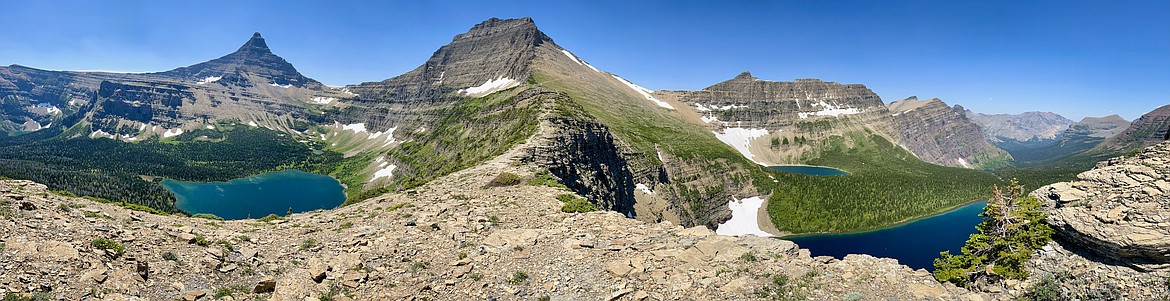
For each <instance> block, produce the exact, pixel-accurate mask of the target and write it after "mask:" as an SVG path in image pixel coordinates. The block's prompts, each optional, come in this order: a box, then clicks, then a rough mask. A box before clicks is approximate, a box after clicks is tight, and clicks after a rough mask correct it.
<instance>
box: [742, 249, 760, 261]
mask: <svg viewBox="0 0 1170 301" xmlns="http://www.w3.org/2000/svg"><path fill="white" fill-rule="evenodd" d="M739 260H743V261H747V262H756V260H757V259H756V253H752V252H751V251H748V252H746V253H743V255H739Z"/></svg>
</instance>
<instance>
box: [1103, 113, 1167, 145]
mask: <svg viewBox="0 0 1170 301" xmlns="http://www.w3.org/2000/svg"><path fill="white" fill-rule="evenodd" d="M1167 139H1170V105H1166V106H1161V107H1158V108H1157V109H1154V110H1153V111H1150V112H1149V113H1146V114H1144V115H1142V116H1141V117H1138V119H1134V120H1133V122H1131V123H1130V124H1129V127H1128V128H1126V129H1125V130H1124V131H1122V132H1121V133H1118V134H1117V135H1114V136H1113V137H1110V138H1109V139H1106V140H1105V142H1102V143H1101V146H1100V147H1099V148H1101V149H1103V150H1109V151H1127V150H1133V149H1139V148H1142V147H1146V146H1149V145H1152V144H1155V143H1158V142H1161V141H1165V140H1167Z"/></svg>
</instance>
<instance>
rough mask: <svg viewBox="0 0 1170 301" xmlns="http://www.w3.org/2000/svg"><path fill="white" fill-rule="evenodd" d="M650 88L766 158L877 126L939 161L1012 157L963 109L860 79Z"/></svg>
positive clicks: (746, 76)
mask: <svg viewBox="0 0 1170 301" xmlns="http://www.w3.org/2000/svg"><path fill="white" fill-rule="evenodd" d="M655 95H656V96H659V97H660V98H663V99H669V100H673V101H677V102H682V103H685V104H687V105H689V106H691V107H690V109H691V110H690V111H691V112H681V113H682V114H683V115H693V116H690V117H691V119H692V121H693V122H696V123H701V124H704V125H706V126H708V127H709V128H711V129H712V131H714V132H715V133H716V135H717V136H720V135H722V136H720V137H721V139H722V137H723V136H727V138H728V139H724V140H726V141H725V142H727V143H728V144H729V145H732V146H736V148H737V149H738V150H740V152H741V153H743V154H744V156H746V157H748V158H749V159H752V160H754V161H756V162H759V163H761V164H765V165H776V164H785V163H801V162H802V161H804V160H807V159H810V158H815V157H816V156H817V153H818V148H817V146H816V143H815V142H816V141H822V140H825V139H826V138H828V137H849V136H850V135H848V133H851V132H873V133H878V134H880V135H882V136H885V137H886V138H887V139H889V140H891V141H894V142H895V143H897V144H899V145H901V146H902V147H904V148H906V149H907V150H908V151H910V152H911V153H913V154H915V155H916V156H918V157H919V158H920V159H922V160H923V161H926V162H930V163H934V164H939V165H945V166H958V167H967V168H976V167H991V166H994V165H998V164H1003V162H1005V161H1007V160H1009V159H1010V156H1008V155H1007V153H1006V152H1004V151H1003V150H1000V149H998V148H997V147H995V146H993V145H990V144H988V143H987V142H985V141H983V140H984V139H982V136H981V135H982V132H981V129H980V128H979V126H978V125H976V124H974V123H971V122H970V121H969V120H967V119H966V118H965V117H964V116H963V113H962V110H961V108H960V109H959V112H957V113H956V112H955V111H954V110H952V109H951V108H949V107H947V106H946V104H945V103H942V102H941V101H939V100H937V99H935V100H929V101H918V100H917V99H916V98H913V99H907V100H902V101H896V102H894V103H892V104H890V106H888V107H887V106H886V105H885V104H884V103H882V100H881V98H880V97H878V95H877V94H875V93H873V91H870V90H869V89H868V88H866V87H865V86H864V85H857V84H850V85H842V84H838V83H834V82H824V81H820V80H816V79H798V80H795V81H793V82H773V81H766V80H760V79H758V78H755V77H752V76H751V74H750V73H747V72H744V73H742V74H740V75H739V76H736V77H735V78H733V79H731V80H728V81H725V82H722V83H718V84H715V85H712V86H710V87H707V88H705V89H703V90H699V91H658V92H655ZM915 109H919V110H917V111H915ZM973 134H975V135H973ZM744 136H746V137H744ZM741 139H742V140H746V141H744V142H739V140H741ZM732 140H734V141H732ZM846 140H848V138H846ZM778 141H790V142H791V141H802V142H804V141H813V142H814V143H811V144H805V143H789V144H784V143H782V142H781V143H777V142H778ZM960 159H962V160H960Z"/></svg>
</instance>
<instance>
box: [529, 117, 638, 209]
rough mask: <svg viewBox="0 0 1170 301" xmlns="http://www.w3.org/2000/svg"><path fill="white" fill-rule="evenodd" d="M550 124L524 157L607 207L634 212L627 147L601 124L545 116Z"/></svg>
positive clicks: (631, 178) (568, 185)
mask: <svg viewBox="0 0 1170 301" xmlns="http://www.w3.org/2000/svg"><path fill="white" fill-rule="evenodd" d="M544 125H545V126H548V127H551V129H550V130H551V131H549V132H551V133H552V134H551V136H546V137H543V139H541V141H540V142H538V145H536V146H534V147H532V148H529V149H527V151H526V154H525V160H526V161H531V162H535V163H537V164H538V165H540V166H543V167H545V168H548V170H549V172H551V173H552V174H553V175H556V176H557V177H559V178H561V180H562V182H563V183H564V184H565V186H567V187H569V189H571V190H573V191H574V192H576V193H578V194H580V195H582V196H585V197H586V198H588V199H589V200H590V201H591V202H593V203H594V204H597V205H599V206H601V208H603V209H606V210H613V211H618V212H622V213H625V214H627V216H629V215H633V212H634V194H633V191H634V174H633V172H631V171H630V169H629V166H628V161H627V160H626V158H625V157H623V155H629V154H623V149H624V147H622V146H620V145H619V142H618V141H617V140H615V139H614V137H613V135H612V134H610V132H609V130H608V129H607V128H606V127H605V126H604V125H602V124H599V123H596V122H591V121H581V120H574V119H570V118H563V117H550V118H546V119H545V123H544Z"/></svg>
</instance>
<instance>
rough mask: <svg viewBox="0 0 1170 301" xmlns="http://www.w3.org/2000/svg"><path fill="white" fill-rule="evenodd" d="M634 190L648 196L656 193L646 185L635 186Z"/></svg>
mask: <svg viewBox="0 0 1170 301" xmlns="http://www.w3.org/2000/svg"><path fill="white" fill-rule="evenodd" d="M634 188H635V189H638V190H641V191H642V192H644V193H646V194H654V191H653V190H650V186H646V184H642V183H638V184H634Z"/></svg>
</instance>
